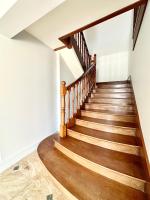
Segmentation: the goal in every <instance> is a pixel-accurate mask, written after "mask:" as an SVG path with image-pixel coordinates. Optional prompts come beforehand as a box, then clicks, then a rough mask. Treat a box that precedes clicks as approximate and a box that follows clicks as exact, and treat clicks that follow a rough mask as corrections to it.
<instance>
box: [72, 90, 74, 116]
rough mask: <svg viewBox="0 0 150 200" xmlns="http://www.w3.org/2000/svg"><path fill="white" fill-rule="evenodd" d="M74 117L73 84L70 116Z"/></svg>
mask: <svg viewBox="0 0 150 200" xmlns="http://www.w3.org/2000/svg"><path fill="white" fill-rule="evenodd" d="M73 117H74V86H73V87H72V118H73Z"/></svg>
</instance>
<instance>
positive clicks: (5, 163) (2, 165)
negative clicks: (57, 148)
mask: <svg viewBox="0 0 150 200" xmlns="http://www.w3.org/2000/svg"><path fill="white" fill-rule="evenodd" d="M41 141H42V139H41V140H40V141H38V142H36V143H34V144H32V145H30V146H28V147H25V148H24V149H22V150H21V151H20V152H17V153H16V154H14V155H11V156H10V157H9V158H7V159H5V160H1V162H0V173H1V172H3V171H5V170H6V169H8V168H9V167H11V166H12V165H14V164H15V163H17V162H18V161H20V160H21V159H22V158H24V157H26V156H27V155H28V154H30V153H32V152H33V151H35V150H36V149H37V147H38V144H39V143H40V142H41Z"/></svg>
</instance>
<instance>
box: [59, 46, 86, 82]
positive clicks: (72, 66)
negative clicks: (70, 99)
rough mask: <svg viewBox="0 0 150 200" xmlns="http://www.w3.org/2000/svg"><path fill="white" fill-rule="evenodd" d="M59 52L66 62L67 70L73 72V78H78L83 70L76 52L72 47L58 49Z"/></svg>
mask: <svg viewBox="0 0 150 200" xmlns="http://www.w3.org/2000/svg"><path fill="white" fill-rule="evenodd" d="M59 54H60V55H61V56H62V58H63V60H64V62H65V63H66V65H67V66H68V68H69V70H70V71H71V73H72V74H73V76H74V78H75V80H76V79H78V78H79V77H80V76H81V75H82V74H83V72H84V71H83V68H82V66H81V64H80V61H79V59H78V57H77V54H76V53H75V50H74V48H71V49H68V48H64V49H62V50H60V51H59ZM66 78H67V77H66ZM64 80H65V79H64Z"/></svg>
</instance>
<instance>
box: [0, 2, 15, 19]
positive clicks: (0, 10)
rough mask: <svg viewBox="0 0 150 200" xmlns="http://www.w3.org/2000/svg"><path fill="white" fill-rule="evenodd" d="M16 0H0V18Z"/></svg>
mask: <svg viewBox="0 0 150 200" xmlns="http://www.w3.org/2000/svg"><path fill="white" fill-rule="evenodd" d="M17 1H18V0H0V18H1V17H2V16H3V15H4V14H5V13H6V12H7V11H8V10H9V9H10V8H11V7H12V6H13V5H14V4H15V3H16V2H17Z"/></svg>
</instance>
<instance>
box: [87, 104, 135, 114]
mask: <svg viewBox="0 0 150 200" xmlns="http://www.w3.org/2000/svg"><path fill="white" fill-rule="evenodd" d="M85 109H100V110H110V111H113V110H117V111H127V112H132V111H135V107H134V106H132V105H124V106H122V105H111V104H104V103H86V104H85Z"/></svg>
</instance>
